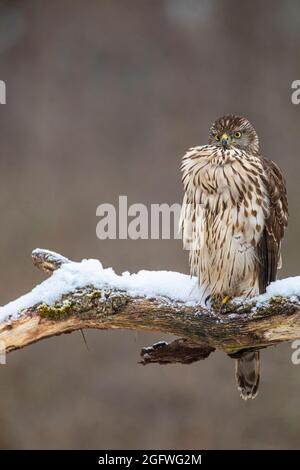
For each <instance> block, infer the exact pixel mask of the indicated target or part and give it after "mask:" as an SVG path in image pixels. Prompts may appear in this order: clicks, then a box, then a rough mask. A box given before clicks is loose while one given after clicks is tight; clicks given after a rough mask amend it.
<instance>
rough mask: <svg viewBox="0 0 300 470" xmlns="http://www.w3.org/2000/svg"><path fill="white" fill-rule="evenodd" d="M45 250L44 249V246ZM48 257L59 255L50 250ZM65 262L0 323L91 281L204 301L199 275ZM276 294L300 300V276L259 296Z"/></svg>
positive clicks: (139, 293)
mask: <svg viewBox="0 0 300 470" xmlns="http://www.w3.org/2000/svg"><path fill="white" fill-rule="evenodd" d="M43 251H45V250H43ZM48 254H49V257H51V256H52V255H53V257H54V258H57V255H56V254H55V253H53V252H49V253H48ZM61 259H62V261H63V262H64V264H62V266H61V267H60V268H59V269H57V270H56V271H54V272H53V274H52V276H51V277H49V278H48V279H46V280H45V281H44V282H42V283H41V284H39V285H37V286H36V287H35V288H34V289H33V290H32V291H31V292H29V293H27V294H25V295H23V296H21V297H19V298H18V299H17V300H14V301H12V302H10V303H8V304H7V305H5V306H3V307H0V323H1V322H3V321H5V320H13V319H15V318H17V317H18V316H19V315H20V313H21V312H22V310H24V309H27V308H29V307H32V306H34V305H36V304H40V303H46V304H48V305H53V304H54V303H55V302H57V301H58V300H60V298H61V296H62V295H63V294H67V293H68V292H72V291H74V290H75V289H78V288H83V287H86V286H88V285H92V286H94V287H95V288H97V289H102V288H105V287H109V288H113V289H116V290H120V291H125V292H127V293H128V294H129V295H130V296H132V297H146V298H158V299H159V298H161V299H162V300H164V301H167V300H170V301H173V302H174V301H175V302H183V303H185V304H186V305H196V304H199V303H200V301H201V291H200V288H199V287H198V283H197V279H196V278H195V277H190V276H188V275H186V274H180V273H177V272H172V271H145V270H143V271H139V272H138V273H135V274H130V273H129V272H124V273H123V274H121V275H118V274H116V273H115V271H114V270H113V269H112V268H103V266H102V264H101V262H100V261H98V260H94V259H88V260H86V259H85V260H82V261H81V262H78V263H76V262H69V260H67V259H66V258H63V257H61ZM273 296H284V297H289V298H290V299H293V300H296V301H299V297H300V276H297V277H289V278H287V279H282V280H279V281H276V282H273V283H272V284H271V285H270V286H269V287H268V288H267V293H266V294H263V295H260V296H258V297H256V299H255V300H256V301H257V302H258V303H259V304H262V303H265V302H267V301H268V300H269V299H270V298H271V297H273Z"/></svg>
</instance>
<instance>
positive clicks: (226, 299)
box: [221, 295, 230, 305]
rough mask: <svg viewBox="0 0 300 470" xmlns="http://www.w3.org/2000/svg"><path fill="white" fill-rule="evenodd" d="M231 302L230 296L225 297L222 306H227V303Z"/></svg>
mask: <svg viewBox="0 0 300 470" xmlns="http://www.w3.org/2000/svg"><path fill="white" fill-rule="evenodd" d="M229 300H230V296H229V295H226V296H225V297H224V299H223V300H222V302H221V304H222V305H225V304H227V302H229Z"/></svg>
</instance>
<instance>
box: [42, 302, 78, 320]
mask: <svg viewBox="0 0 300 470" xmlns="http://www.w3.org/2000/svg"><path fill="white" fill-rule="evenodd" d="M70 310H71V303H70V302H65V303H63V304H62V305H57V304H56V305H52V306H51V307H50V306H49V305H47V304H41V305H39V306H38V311H39V314H40V316H41V317H42V318H49V319H51V320H59V319H61V318H63V317H65V316H67V315H68V314H69V313H70Z"/></svg>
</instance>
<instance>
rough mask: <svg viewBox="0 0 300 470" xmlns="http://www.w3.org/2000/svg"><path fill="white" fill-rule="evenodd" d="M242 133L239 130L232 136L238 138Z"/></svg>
mask: <svg viewBox="0 0 300 470" xmlns="http://www.w3.org/2000/svg"><path fill="white" fill-rule="evenodd" d="M241 135H242V133H241V132H240V131H238V132H235V133H234V137H236V138H237V139H239V138H240V137H241Z"/></svg>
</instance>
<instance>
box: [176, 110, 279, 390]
mask: <svg viewBox="0 0 300 470" xmlns="http://www.w3.org/2000/svg"><path fill="white" fill-rule="evenodd" d="M182 172H183V177H182V180H183V186H184V199H183V205H182V211H181V218H180V226H181V229H182V233H183V244H184V247H185V248H186V249H189V259H190V267H191V274H193V275H196V276H197V277H198V280H199V284H200V287H201V290H202V292H203V300H205V301H206V303H207V302H210V301H211V299H218V300H220V302H221V303H222V302H223V303H224V302H226V301H227V300H228V299H230V298H231V297H237V296H244V297H249V296H255V295H257V294H259V293H263V292H265V290H266V287H267V286H268V284H269V283H270V282H272V281H274V280H275V279H276V272H277V269H278V268H279V267H280V265H281V253H280V251H281V240H282V238H283V235H284V229H285V227H286V226H287V219H288V203H287V194H286V185H285V180H284V178H283V175H282V172H281V170H280V169H279V168H278V166H277V165H276V164H275V163H274V162H272V161H271V160H268V159H266V158H264V157H263V156H262V155H261V153H260V146H259V139H258V136H257V133H256V131H255V129H254V127H253V126H252V124H250V122H249V121H248V120H247V119H245V118H243V117H239V116H234V115H227V116H223V117H221V118H220V119H218V120H217V121H215V122H214V123H213V125H212V126H211V128H210V131H209V138H208V145H203V146H200V147H194V148H191V149H190V150H188V152H187V153H186V154H185V155H184V157H183V160H182ZM259 371H260V362H259V352H258V351H255V352H245V353H243V354H242V355H241V357H240V358H238V359H237V360H236V379H237V384H238V388H239V390H240V393H241V396H242V398H244V399H248V398H254V397H255V396H256V394H257V389H258V385H259V375H260V372H259Z"/></svg>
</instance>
